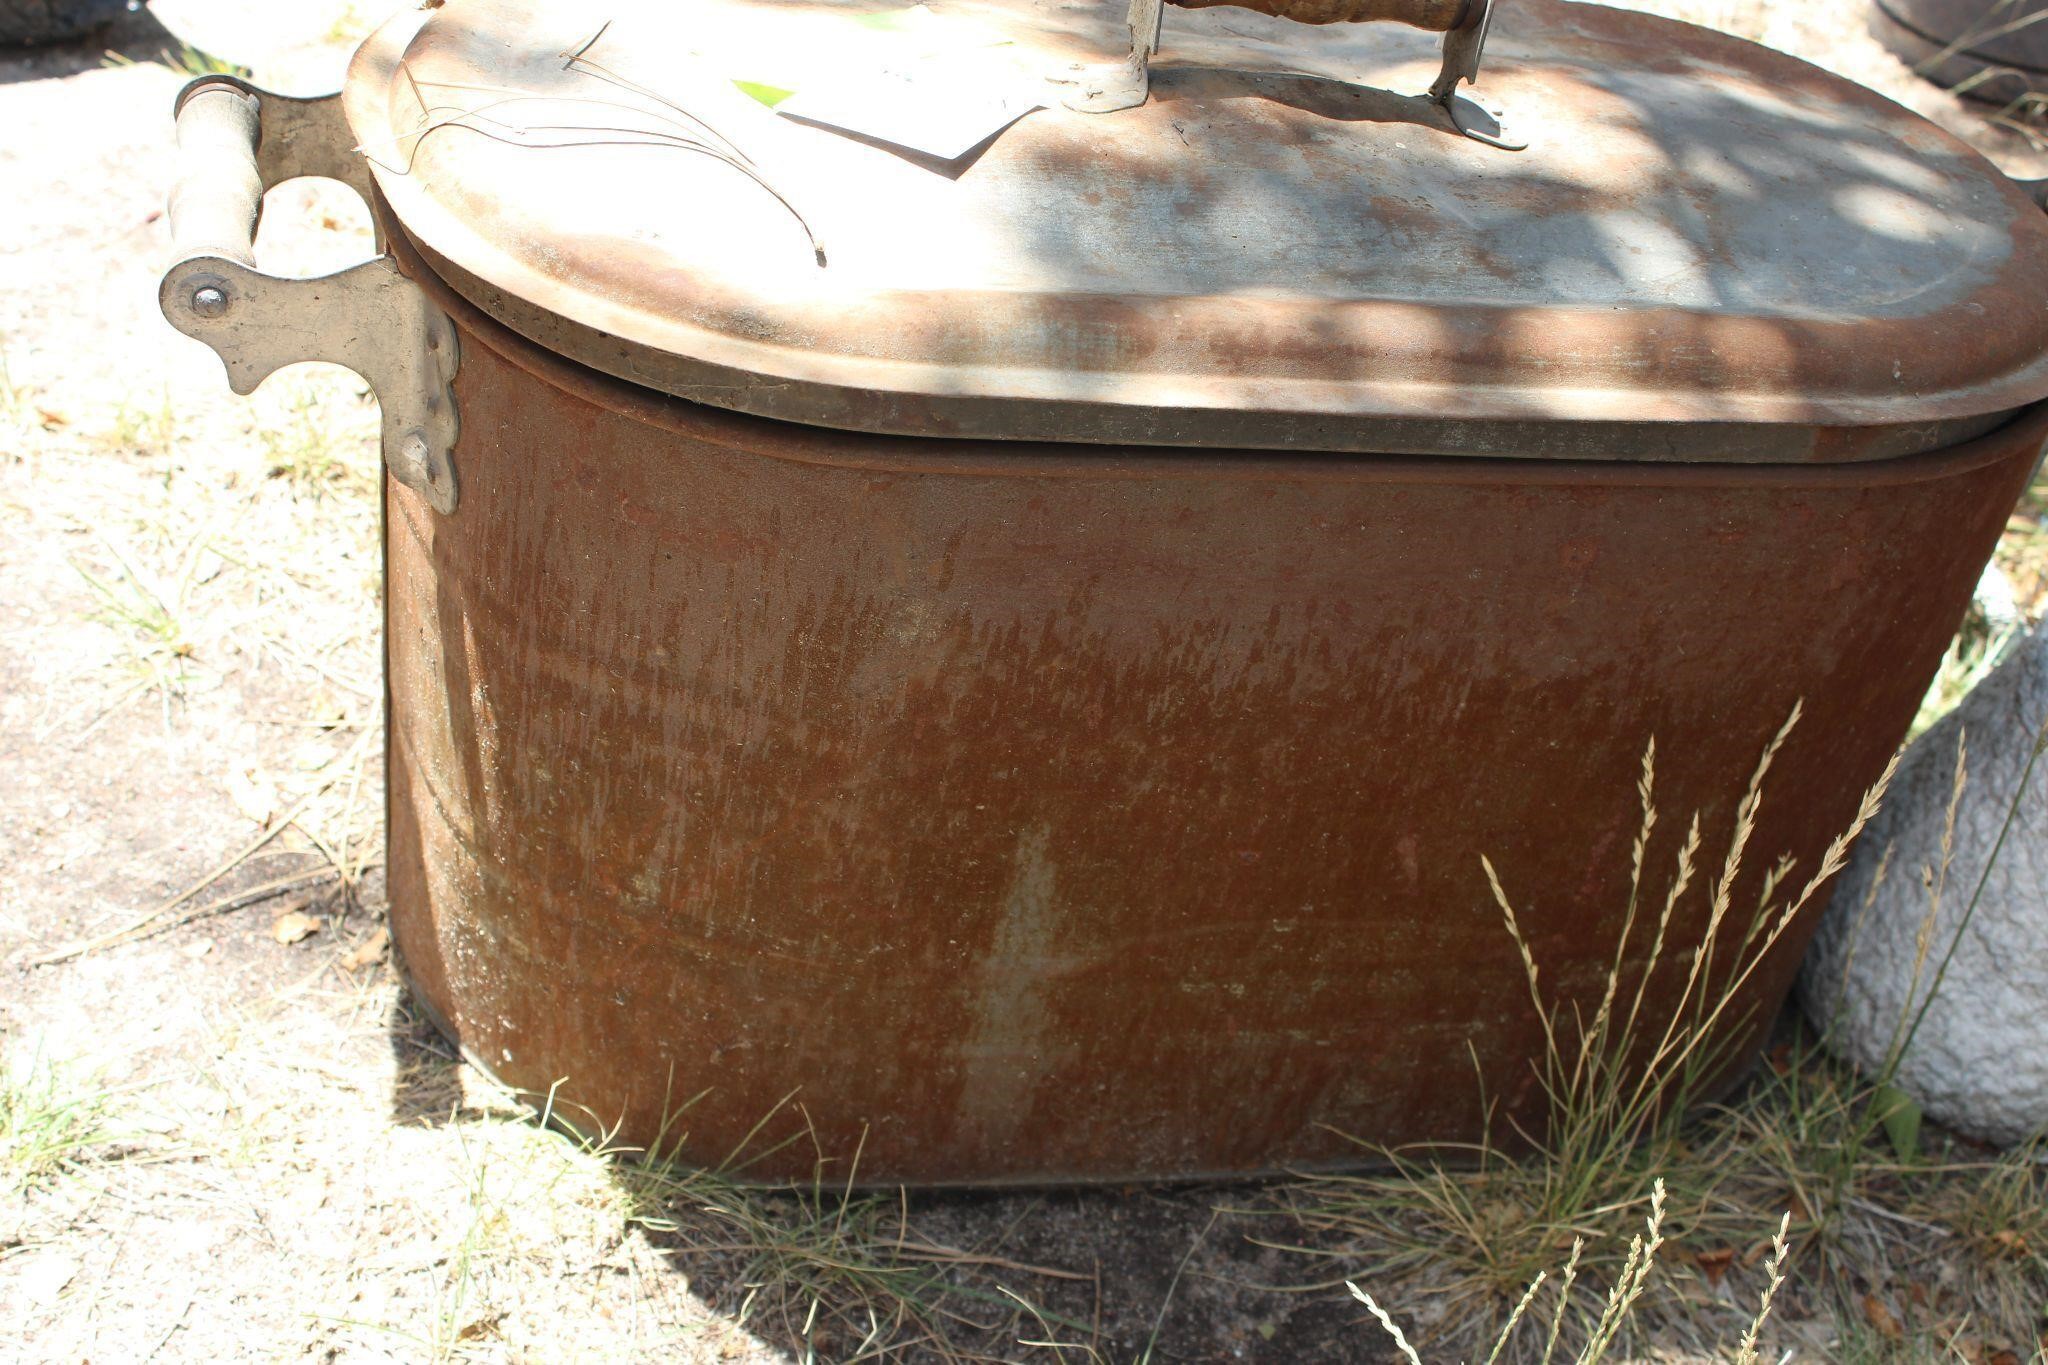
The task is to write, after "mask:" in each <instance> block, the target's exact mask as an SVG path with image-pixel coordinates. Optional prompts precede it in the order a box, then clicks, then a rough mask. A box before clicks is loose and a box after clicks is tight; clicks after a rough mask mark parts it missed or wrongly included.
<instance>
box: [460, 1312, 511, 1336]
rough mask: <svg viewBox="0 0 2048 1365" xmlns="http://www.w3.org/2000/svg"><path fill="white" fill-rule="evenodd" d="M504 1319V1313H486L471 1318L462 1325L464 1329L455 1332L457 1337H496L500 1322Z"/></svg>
mask: <svg viewBox="0 0 2048 1365" xmlns="http://www.w3.org/2000/svg"><path fill="white" fill-rule="evenodd" d="M504 1320H505V1315H504V1314H503V1313H486V1314H484V1315H483V1316H482V1317H479V1318H471V1319H470V1320H469V1321H468V1322H466V1323H464V1324H463V1325H462V1330H460V1331H459V1332H457V1333H456V1334H455V1339H456V1340H457V1341H477V1340H480V1339H482V1338H484V1337H494V1336H496V1335H497V1334H498V1324H499V1323H501V1322H503V1321H504Z"/></svg>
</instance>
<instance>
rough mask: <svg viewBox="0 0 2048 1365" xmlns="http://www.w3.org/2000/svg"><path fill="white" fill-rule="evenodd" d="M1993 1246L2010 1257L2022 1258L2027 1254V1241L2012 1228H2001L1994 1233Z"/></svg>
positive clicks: (1992, 1235) (1992, 1237)
mask: <svg viewBox="0 0 2048 1365" xmlns="http://www.w3.org/2000/svg"><path fill="white" fill-rule="evenodd" d="M1991 1244H1992V1245H1993V1246H1995V1247H1997V1248H1998V1249H1999V1250H2000V1251H2002V1252H2004V1253H2005V1254H2006V1255H2008V1256H2013V1257H2021V1256H2025V1255H2026V1254H2027V1239H2026V1238H2024V1237H2022V1236H2020V1234H2018V1233H2017V1232H2014V1231H2013V1230H2012V1229H2011V1228H2000V1229H1999V1230H1998V1231H1997V1232H1994V1233H1992V1234H1991Z"/></svg>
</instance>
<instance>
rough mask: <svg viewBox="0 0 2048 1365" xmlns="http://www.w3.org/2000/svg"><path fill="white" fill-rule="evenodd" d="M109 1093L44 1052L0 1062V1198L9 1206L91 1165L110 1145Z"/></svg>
mask: <svg viewBox="0 0 2048 1365" xmlns="http://www.w3.org/2000/svg"><path fill="white" fill-rule="evenodd" d="M106 1111H107V1093H106V1091H105V1090H103V1089H100V1088H98V1087H95V1086H92V1085H89V1084H86V1083H84V1082H83V1081H81V1080H80V1078H79V1077H77V1076H76V1075H75V1074H73V1073H71V1072H70V1071H68V1070H65V1069H63V1068H59V1067H57V1066H55V1065H53V1064H51V1063H50V1062H49V1061H48V1060H47V1059H46V1058H44V1057H43V1056H42V1055H41V1054H40V1053H35V1054H31V1055H30V1056H28V1057H27V1058H25V1059H17V1060H15V1061H13V1062H0V1196H4V1197H5V1199H6V1200H7V1201H10V1202H11V1201H12V1200H14V1199H18V1198H19V1197H20V1196H22V1195H24V1194H27V1193H29V1192H30V1191H33V1190H36V1189H39V1188H42V1187H44V1186H47V1185H49V1184H50V1183H52V1182H53V1181H55V1180H57V1179H58V1178H60V1177H62V1176H63V1175H65V1174H67V1173H69V1172H70V1171H72V1170H74V1169H76V1168H77V1167H79V1166H80V1165H82V1164H84V1163H85V1162H87V1161H89V1160H91V1159H92V1158H93V1157H94V1156H95V1155H96V1154H97V1153H99V1152H100V1151H101V1150H102V1149H104V1148H105V1147H106V1146H107V1145H108V1144H109V1136H108V1131H107V1126H106V1118H107V1112H106Z"/></svg>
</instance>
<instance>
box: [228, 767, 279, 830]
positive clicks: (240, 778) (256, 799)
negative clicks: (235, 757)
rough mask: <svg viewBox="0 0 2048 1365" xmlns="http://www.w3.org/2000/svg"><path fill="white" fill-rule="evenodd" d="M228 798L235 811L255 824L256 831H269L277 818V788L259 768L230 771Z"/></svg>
mask: <svg viewBox="0 0 2048 1365" xmlns="http://www.w3.org/2000/svg"><path fill="white" fill-rule="evenodd" d="M228 798H229V799H230V800H232V801H233V802H234V803H235V809H236V810H238V811H240V812H241V813H242V814H244V815H246V816H248V817H249V818H250V819H251V820H254V821H255V822H256V827H257V828H258V829H269V828H270V822H271V821H272V820H273V819H275V818H276V816H277V803H278V798H277V786H276V784H275V783H273V782H272V781H271V780H270V779H269V778H267V777H265V776H264V775H263V772H262V770H261V769H260V768H236V769H231V770H230V771H229V773H228Z"/></svg>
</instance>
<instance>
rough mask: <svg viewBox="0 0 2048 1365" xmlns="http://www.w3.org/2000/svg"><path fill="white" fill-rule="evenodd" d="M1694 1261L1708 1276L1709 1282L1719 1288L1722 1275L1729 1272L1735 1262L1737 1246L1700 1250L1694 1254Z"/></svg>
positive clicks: (1702, 1272) (1701, 1271)
mask: <svg viewBox="0 0 2048 1365" xmlns="http://www.w3.org/2000/svg"><path fill="white" fill-rule="evenodd" d="M1692 1259H1693V1262H1694V1264H1696V1265H1698V1266H1699V1268H1700V1273H1701V1274H1703V1275H1705V1276H1706V1277H1707V1283H1708V1284H1710V1285H1712V1286H1714V1287H1715V1288H1717V1289H1718V1288H1719V1287H1720V1285H1721V1277H1722V1276H1723V1275H1726V1274H1727V1273H1728V1267H1729V1266H1731V1265H1733V1264H1735V1248H1734V1247H1720V1248H1718V1249H1717V1250H1714V1251H1700V1252H1695V1253H1694V1254H1693V1258H1692Z"/></svg>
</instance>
